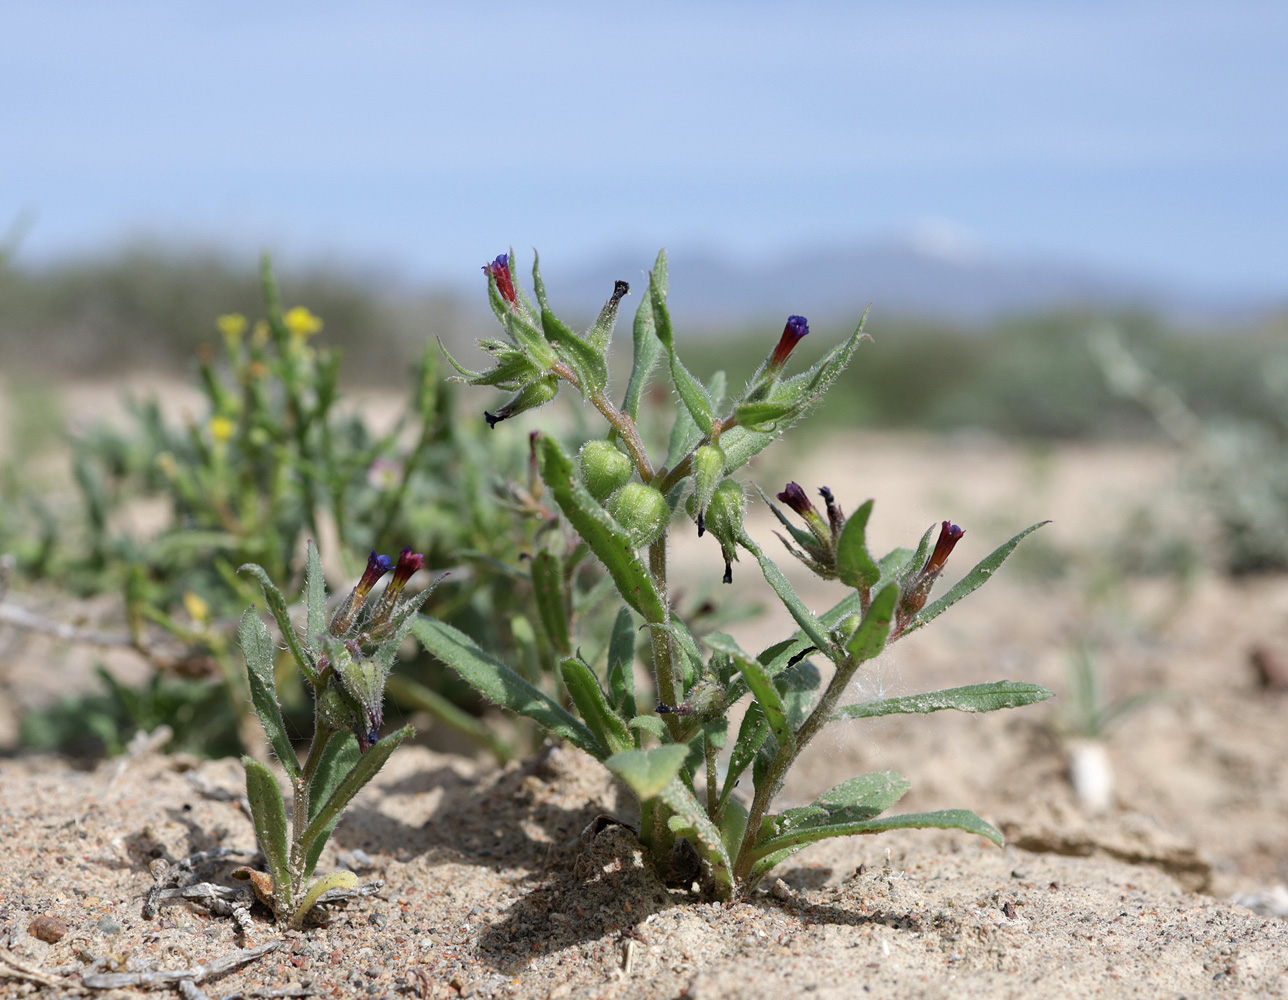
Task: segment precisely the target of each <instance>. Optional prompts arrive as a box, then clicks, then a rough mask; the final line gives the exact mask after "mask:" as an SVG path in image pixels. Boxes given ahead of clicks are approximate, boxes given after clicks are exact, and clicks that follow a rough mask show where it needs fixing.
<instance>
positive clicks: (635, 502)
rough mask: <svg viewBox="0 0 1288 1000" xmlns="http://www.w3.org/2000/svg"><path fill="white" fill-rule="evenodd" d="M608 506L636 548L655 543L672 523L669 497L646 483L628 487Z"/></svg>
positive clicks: (609, 501)
mask: <svg viewBox="0 0 1288 1000" xmlns="http://www.w3.org/2000/svg"><path fill="white" fill-rule="evenodd" d="M607 506H608V512H609V513H610V514H612V515H613V520H615V521H616V522H617V523H618V524H620V525H621V526H622V527H623V528H625V529H626V530H627V531H628V532H629V533H630V536H631V541H632V542H634V543H635V546H636V547H637V548H638V547H639V546H641V545H648V544H649V543H650V542H653V541H655V540H656V539H657V538H658V536H660V535H661V534H662V532H664V531H665V530H666V526H667V523H668V522H669V521H670V520H671V510H670V508H669V507H668V506H667V504H666V497H664V496H662V494H661V492H660V491H658V490H655V489H654V488H653V487H652V486H645V485H644V484H643V483H627V484H626V485H625V486H623V487H622V488H621V489H619V490H618V491H617V492H616V493H614V494H613V495H612V496H611V497H609V498H608V504H607Z"/></svg>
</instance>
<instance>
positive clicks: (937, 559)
mask: <svg viewBox="0 0 1288 1000" xmlns="http://www.w3.org/2000/svg"><path fill="white" fill-rule="evenodd" d="M964 534H966V532H965V531H963V530H962V529H961V528H959V527H957V525H955V524H950V523H949V522H948V521H945V522H944V523H943V524H942V525H941V526H940V528H939V540H938V541H936V542H935V551H934V552H932V553H930V558H929V559H927V560H926V568H925V569H923V570H922V571H921V572H922V575H923V576H924V575H925V574H927V573H933V574H935V575H936V576H938V575H939V573H940V572H941V571H942V570H943V568H944V563H946V562H947V561H948V557H949V556H950V555H951V554H952V551H953V548H954V547H955V546H956V545H957V543H958V542H960V541H961V538H962V535H964Z"/></svg>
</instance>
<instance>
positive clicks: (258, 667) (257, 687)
mask: <svg viewBox="0 0 1288 1000" xmlns="http://www.w3.org/2000/svg"><path fill="white" fill-rule="evenodd" d="M237 635H238V638H239V639H240V641H241V648H242V655H243V656H244V657H245V658H246V676H247V677H248V678H249V681H250V700H251V704H252V705H254V706H255V714H256V715H257V716H259V721H260V724H261V725H262V726H263V727H264V734H265V735H266V736H267V737H268V742H269V745H270V746H271V747H272V748H273V753H275V754H276V755H277V759H278V760H280V761H281V762H282V767H284V768H286V772H287V773H288V774H289V775H290V776H291V777H292V778H296V777H299V774H300V762H299V761H298V760H296V758H295V748H294V747H292V746H291V738H290V737H289V736H288V735H287V734H286V723H285V722H284V721H283V719H282V706H281V704H280V703H279V702H278V700H277V682H276V680H275V678H274V675H273V653H274V645H273V637H272V635H270V634H269V631H268V626H266V625H265V624H264V623H263V622H262V621H260V618H259V615H257V614H256V613H255V606H254V605H253V604H252V605H251V606H250V607H249V608H247V609H246V613H245V614H243V615H242V618H241V626H240V628H238V630H237Z"/></svg>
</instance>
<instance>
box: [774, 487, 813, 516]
mask: <svg viewBox="0 0 1288 1000" xmlns="http://www.w3.org/2000/svg"><path fill="white" fill-rule="evenodd" d="M778 502H779V503H785V504H787V506H788V507H790V508H791V509H792V510H794V511H796V513H797V514H799V515H800V516H801V517H808V516H809V515H810V514H815V515H817V513H818V512H817V511H815V510H814V505H813V504H812V503H810V501H809V497H808V496H806V495H805V491H804V490H803V489H801V487H800V484H799V483H788V484H787V485H786V486H785V487H783V492H781V493H779V494H778Z"/></svg>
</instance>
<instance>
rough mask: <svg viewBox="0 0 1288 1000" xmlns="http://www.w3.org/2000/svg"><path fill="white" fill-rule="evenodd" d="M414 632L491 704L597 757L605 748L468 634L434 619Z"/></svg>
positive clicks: (423, 622) (418, 625)
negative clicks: (513, 713)
mask: <svg viewBox="0 0 1288 1000" xmlns="http://www.w3.org/2000/svg"><path fill="white" fill-rule="evenodd" d="M412 632H413V633H414V634H415V636H416V638H417V639H419V640H420V643H421V645H422V646H424V647H425V649H426V650H427V651H428V652H429V653H430V654H431V655H433V656H436V657H438V658H439V659H440V660H442V661H443V662H444V663H446V664H447V665H448V666H449V667H451V668H452V669H453V670H455V671H456V672H457V673H458V674H460V675H461V677H463V678H464V679H465V680H466V681H467V682H468V683H469V684H470V685H471V686H473V687H474V688H475V690H477V691H478V692H479V693H480V694H482V695H483V697H485V698H487V699H488V700H489V701H492V702H494V703H496V704H497V705H500V706H501V707H502V708H508V709H509V710H510V711H512V712H516V713H518V714H519V715H522V716H524V717H525V718H529V719H532V720H533V721H534V722H536V723H537V724H538V725H541V726H544V727H545V728H546V729H548V730H549V731H550V732H552V733H554V734H555V735H556V736H562V737H563V738H564V739H566V740H567V741H568V742H569V743H571V744H572V745H573V746H575V747H580V748H581V749H582V750H585V751H586V752H587V753H589V754H591V755H592V756H595V757H602V756H603V754H604V748H603V747H601V746H600V745H599V741H598V740H597V739H596V738H595V734H594V733H592V732H591V731H590V729H589V728H588V727H587V726H586V725H585V724H584V723H583V722H582V721H581V720H580V719H578V718H577V717H576V716H575V715H573V714H572V713H571V712H569V711H568V710H567V709H565V708H564V707H563V706H562V705H560V704H559V703H558V702H556V701H554V700H553V699H552V698H550V697H549V696H548V695H546V694H545V693H544V692H542V691H540V690H538V689H537V688H535V687H533V686H532V685H531V684H529V683H528V682H527V681H526V680H524V679H523V678H522V677H520V676H519V675H518V674H517V673H515V672H514V671H513V670H511V669H510V668H509V667H507V666H506V665H505V664H504V663H501V662H500V661H499V660H497V659H496V658H495V657H493V656H492V655H491V654H489V653H487V652H485V651H484V650H483V649H482V648H480V647H479V645H478V644H477V643H475V641H474V640H473V639H471V638H470V637H469V636H467V635H466V634H465V633H464V632H461V631H459V630H458V629H455V628H452V626H450V625H448V624H446V623H444V622H440V621H438V620H436V619H434V618H424V617H422V618H419V619H418V620H417V621H416V623H415V624H414V625H412Z"/></svg>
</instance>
